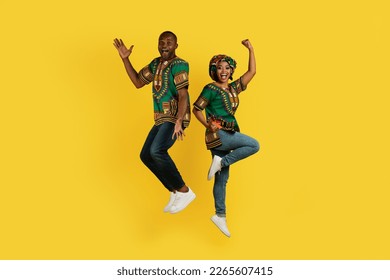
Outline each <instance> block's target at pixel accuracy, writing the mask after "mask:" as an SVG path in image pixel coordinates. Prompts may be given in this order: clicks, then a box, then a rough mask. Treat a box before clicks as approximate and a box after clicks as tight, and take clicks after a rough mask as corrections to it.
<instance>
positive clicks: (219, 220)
mask: <svg viewBox="0 0 390 280" xmlns="http://www.w3.org/2000/svg"><path fill="white" fill-rule="evenodd" d="M211 221H213V223H214V224H215V225H216V226H217V227H218V228H219V229H220V231H222V233H223V234H225V235H226V236H227V237H230V232H229V230H228V228H227V224H226V217H218V216H217V215H214V216H212V217H211Z"/></svg>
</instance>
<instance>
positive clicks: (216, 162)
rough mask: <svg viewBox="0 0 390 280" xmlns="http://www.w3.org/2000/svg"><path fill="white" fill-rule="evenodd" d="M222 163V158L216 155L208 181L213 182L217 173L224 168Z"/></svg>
mask: <svg viewBox="0 0 390 280" xmlns="http://www.w3.org/2000/svg"><path fill="white" fill-rule="evenodd" d="M221 161H222V158H221V157H219V156H217V155H215V156H214V157H213V161H212V163H211V166H210V169H209V174H208V176H207V180H209V181H210V180H211V179H212V178H213V177H214V175H215V173H217V172H218V171H221V168H222V165H221Z"/></svg>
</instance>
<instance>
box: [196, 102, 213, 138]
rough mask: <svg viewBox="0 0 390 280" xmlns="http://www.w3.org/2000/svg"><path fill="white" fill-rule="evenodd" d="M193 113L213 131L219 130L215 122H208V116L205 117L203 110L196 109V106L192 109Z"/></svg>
mask: <svg viewBox="0 0 390 280" xmlns="http://www.w3.org/2000/svg"><path fill="white" fill-rule="evenodd" d="M192 113H193V114H194V115H195V117H196V118H197V119H198V121H199V122H200V123H201V124H203V126H204V127H205V128H208V129H210V130H211V131H212V132H216V131H217V130H218V127H217V126H216V125H215V124H214V123H213V122H210V123H208V122H207V120H206V118H205V117H204V115H203V113H202V111H200V110H198V109H196V108H195V107H194V108H193V109H192Z"/></svg>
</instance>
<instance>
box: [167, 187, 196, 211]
mask: <svg viewBox="0 0 390 280" xmlns="http://www.w3.org/2000/svg"><path fill="white" fill-rule="evenodd" d="M195 197H196V195H195V194H194V192H193V191H192V190H191V189H190V188H188V192H178V191H176V197H175V200H174V201H173V205H172V207H171V211H170V213H171V214H175V213H178V212H180V211H182V210H184V208H186V207H187V206H188V204H190V203H191V201H193V200H194V199H195Z"/></svg>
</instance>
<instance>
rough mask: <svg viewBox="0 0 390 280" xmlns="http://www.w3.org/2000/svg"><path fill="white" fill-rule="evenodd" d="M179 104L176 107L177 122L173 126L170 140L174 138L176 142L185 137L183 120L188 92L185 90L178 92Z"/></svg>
mask: <svg viewBox="0 0 390 280" xmlns="http://www.w3.org/2000/svg"><path fill="white" fill-rule="evenodd" d="M178 95H179V102H178V105H177V109H178V112H177V115H176V117H177V120H176V124H175V131H174V132H173V135H172V139H174V138H175V137H176V139H178V140H183V136H185V134H184V131H183V125H182V123H183V119H184V116H185V114H186V111H187V106H188V90H187V88H181V89H179V90H178Z"/></svg>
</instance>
